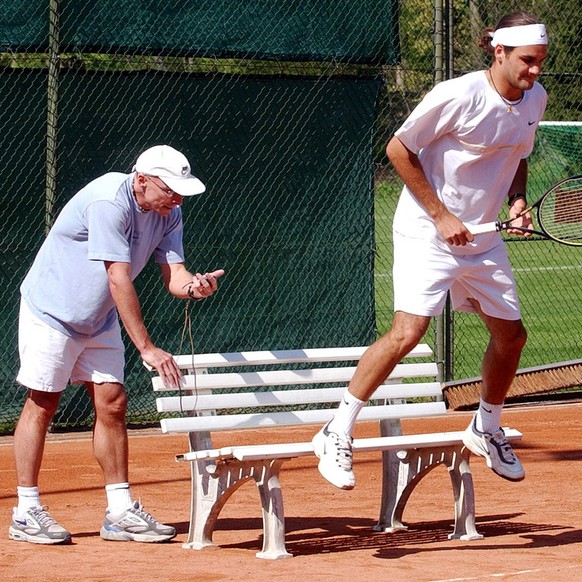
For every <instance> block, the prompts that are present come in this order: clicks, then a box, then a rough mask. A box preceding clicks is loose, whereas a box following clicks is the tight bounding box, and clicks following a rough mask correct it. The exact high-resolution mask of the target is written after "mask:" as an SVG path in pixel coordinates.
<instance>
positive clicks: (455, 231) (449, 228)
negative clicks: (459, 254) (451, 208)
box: [435, 211, 474, 246]
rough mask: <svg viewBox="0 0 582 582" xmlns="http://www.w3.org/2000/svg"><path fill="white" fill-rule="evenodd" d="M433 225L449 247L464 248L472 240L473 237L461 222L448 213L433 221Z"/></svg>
mask: <svg viewBox="0 0 582 582" xmlns="http://www.w3.org/2000/svg"><path fill="white" fill-rule="evenodd" d="M435 225H436V227H437V230H438V231H439V234H440V235H441V236H442V237H443V238H444V239H445V241H447V244H449V245H451V246H465V245H466V244H467V243H470V242H473V240H474V237H473V235H472V234H471V232H470V231H469V230H468V229H467V227H466V226H465V225H464V224H463V222H462V221H461V220H459V219H458V218H457V217H456V216H455V215H454V214H451V213H450V212H448V211H446V212H444V213H443V214H442V215H441V216H440V217H439V218H438V219H435Z"/></svg>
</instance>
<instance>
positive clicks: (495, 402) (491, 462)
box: [463, 309, 527, 481]
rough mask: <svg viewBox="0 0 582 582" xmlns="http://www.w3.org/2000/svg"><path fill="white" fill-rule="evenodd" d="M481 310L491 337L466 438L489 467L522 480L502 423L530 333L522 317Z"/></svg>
mask: <svg viewBox="0 0 582 582" xmlns="http://www.w3.org/2000/svg"><path fill="white" fill-rule="evenodd" d="M478 311H479V313H480V315H481V318H482V319H483V321H484V322H485V324H486V326H487V329H488V330H489V333H490V334H491V337H490V341H489V345H488V346H487V350H486V352H485V356H484V358H483V365H482V378H483V381H482V389H481V400H480V404H479V409H478V411H477V414H476V415H475V418H474V419H473V421H472V422H471V424H470V426H469V427H468V428H467V431H466V432H465V437H464V439H463V440H464V442H465V445H466V446H467V448H468V449H470V450H471V451H472V452H473V453H475V454H477V455H480V456H482V457H485V460H486V462H487V466H488V467H489V468H491V469H492V470H493V471H494V472H495V473H497V474H498V475H499V476H500V477H503V478H505V479H509V480H510V481H521V480H522V479H523V478H524V477H525V471H524V469H523V467H522V466H521V463H520V462H519V460H518V459H517V457H516V456H515V454H514V452H513V449H512V448H511V445H510V444H509V443H508V441H507V439H506V438H505V435H504V433H503V430H502V429H501V428H500V425H501V411H502V408H503V403H504V401H505V397H506V395H507V392H508V390H509V387H510V386H511V382H512V381H513V378H514V377H515V372H516V371H517V367H518V365H519V358H520V356H521V352H522V350H523V347H524V346H525V343H526V340H527V332H526V330H525V328H524V327H523V323H522V322H521V320H515V321H509V320H503V319H498V318H494V317H490V316H487V315H485V314H484V313H482V312H481V311H480V309H478Z"/></svg>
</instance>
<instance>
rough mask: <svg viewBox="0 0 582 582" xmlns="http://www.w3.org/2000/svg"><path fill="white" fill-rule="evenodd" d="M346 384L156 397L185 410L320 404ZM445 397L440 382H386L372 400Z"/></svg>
mask: <svg viewBox="0 0 582 582" xmlns="http://www.w3.org/2000/svg"><path fill="white" fill-rule="evenodd" d="M345 390H346V387H345V386H343V387H339V388H323V389H315V388H312V389H306V390H273V391H268V392H247V393H245V392H243V393H231V394H198V395H185V396H165V397H161V398H157V399H156V405H157V409H158V412H182V411H186V410H197V411H200V410H217V409H220V410H222V409H225V410H228V409H233V408H250V407H257V406H290V405H296V404H316V403H324V402H334V403H337V402H340V401H341V399H342V397H343V395H344V393H345ZM426 397H431V398H437V399H439V400H440V399H442V397H443V394H442V388H441V385H440V383H439V382H425V383H418V384H417V383H414V384H384V385H382V386H380V388H378V389H377V390H376V392H374V394H373V395H372V397H371V400H378V399H388V398H389V399H398V398H406V399H409V398H426Z"/></svg>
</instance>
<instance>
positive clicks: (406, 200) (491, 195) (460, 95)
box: [313, 12, 548, 489]
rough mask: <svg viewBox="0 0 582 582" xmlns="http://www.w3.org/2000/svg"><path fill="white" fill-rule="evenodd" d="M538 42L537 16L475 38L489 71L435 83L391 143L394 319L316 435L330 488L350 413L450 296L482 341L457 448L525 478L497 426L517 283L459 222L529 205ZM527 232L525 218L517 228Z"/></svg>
mask: <svg viewBox="0 0 582 582" xmlns="http://www.w3.org/2000/svg"><path fill="white" fill-rule="evenodd" d="M547 44H548V37H547V33H546V29H545V27H544V25H543V24H540V23H539V22H538V20H537V19H536V18H535V17H534V16H532V15H530V14H527V13H524V12H515V13H511V14H508V15H506V16H504V17H503V18H502V19H501V21H500V22H499V24H498V25H497V27H496V28H495V30H492V29H487V30H485V31H484V33H483V35H482V38H481V39H480V46H482V47H483V48H484V49H485V50H486V51H487V52H488V53H490V54H491V56H492V64H491V66H490V68H489V69H487V70H485V71H477V72H473V73H469V74H466V75H464V76H462V77H459V78H456V79H451V80H448V81H444V82H442V83H439V84H438V85H436V86H435V87H434V88H433V89H432V90H431V91H430V92H429V93H428V94H427V95H426V96H425V98H424V99H423V100H422V101H421V102H420V103H419V105H418V106H417V107H416V108H415V109H414V111H413V112H412V113H411V115H410V116H409V117H408V119H406V121H405V122H404V123H403V125H402V126H401V127H400V129H398V131H397V132H396V134H395V136H394V137H393V138H392V139H391V140H390V142H389V143H388V146H387V155H388V158H389V159H390V161H391V163H392V164H393V166H394V168H395V169H396V171H397V173H398V175H399V176H400V177H401V179H402V180H403V182H404V189H403V190H402V194H401V196H400V199H399V202H398V206H397V209H396V214H395V217H394V224H393V230H394V265H393V273H394V312H395V313H394V318H393V322H392V326H391V329H390V330H389V331H388V332H387V333H386V334H385V335H384V336H383V337H381V338H380V339H378V340H377V341H376V342H375V343H374V344H373V345H372V346H370V348H369V349H368V350H367V351H366V352H365V354H364V355H363V357H362V358H361V360H360V362H359V365H358V367H357V369H356V372H355V374H354V376H353V379H352V381H351V383H350V385H349V387H348V390H347V391H346V393H345V396H344V398H343V401H342V403H341V404H340V406H339V408H338V410H337V411H336V414H335V416H334V418H333V419H332V420H331V421H330V422H329V423H328V424H327V425H326V426H324V427H323V428H322V429H321V430H320V431H319V432H318V433H317V434H316V435H315V437H314V438H313V446H314V450H315V453H316V454H317V456H318V457H319V459H320V461H319V470H320V472H321V474H322V475H323V476H324V477H325V478H326V479H327V480H328V481H330V482H331V483H333V484H334V485H335V486H337V487H340V488H342V489H351V488H352V487H354V485H355V477H354V472H353V468H352V446H351V444H352V432H353V428H354V423H355V419H356V418H357V416H358V413H359V412H360V410H361V408H362V407H363V406H364V405H365V404H366V401H367V400H368V398H369V397H370V396H371V394H372V393H373V392H374V391H375V390H376V388H377V387H378V386H379V384H380V383H381V382H382V381H383V380H384V379H385V378H386V377H387V376H388V375H389V374H390V373H391V371H392V370H393V368H394V366H395V365H396V364H397V363H398V362H400V360H401V359H402V358H403V357H404V356H405V355H406V354H407V353H408V352H409V351H410V350H411V349H412V348H413V347H414V346H415V345H417V344H418V343H419V341H420V340H421V339H422V337H423V336H424V334H425V333H426V331H427V330H428V327H429V324H430V321H431V318H432V317H433V316H436V315H439V314H441V313H442V311H443V306H444V304H445V299H446V297H447V294H448V293H450V297H451V301H452V305H453V308H454V309H457V310H461V311H468V312H474V313H477V314H478V315H479V316H480V317H481V319H482V320H483V322H484V324H485V326H486V327H487V330H488V331H489V334H490V340H489V345H488V347H487V349H486V352H485V355H484V359H483V364H482V376H483V384H482V392H481V402H480V405H479V409H478V411H477V413H476V415H475V417H474V418H473V420H472V422H471V424H470V426H469V427H468V428H467V431H466V432H465V437H464V443H465V445H466V446H467V447H468V448H469V449H470V450H471V451H472V452H473V453H475V454H477V455H480V456H482V457H485V459H486V461H487V465H488V466H489V467H490V468H491V469H492V470H493V471H495V473H497V474H498V475H500V476H501V477H504V478H506V479H509V480H512V481H519V480H521V479H523V478H524V476H525V472H524V470H523V467H522V465H521V463H520V462H519V460H518V459H517V457H516V456H515V454H514V452H513V450H512V448H511V446H510V445H509V443H508V442H507V439H506V438H505V436H504V434H503V431H502V429H501V428H500V419H501V411H502V408H503V403H504V399H505V396H506V394H507V391H508V389H509V386H510V384H511V381H512V379H513V377H514V375H515V372H516V370H517V367H518V363H519V358H520V355H521V351H522V349H523V347H524V345H525V342H526V337H527V334H526V331H525V329H524V326H523V324H522V321H521V315H520V307H519V302H518V297H517V292H516V285H515V281H514V278H513V274H512V271H511V267H510V264H509V260H508V256H507V252H506V249H505V246H504V243H503V241H502V239H501V237H500V235H499V233H498V232H494V233H489V234H480V235H478V236H475V237H474V236H473V235H472V234H471V233H470V232H469V230H468V228H467V227H466V226H465V224H467V225H471V224H480V223H483V222H490V221H494V220H496V219H497V216H498V214H499V212H500V210H501V208H502V206H503V204H504V203H505V202H507V203H508V204H509V212H510V216H512V217H514V216H517V215H518V214H519V212H520V211H522V210H524V209H525V208H526V197H525V192H526V179H527V161H526V159H527V157H528V155H529V154H530V153H531V151H532V149H533V145H534V135H535V130H536V127H537V125H538V123H539V121H540V120H541V118H542V115H543V113H544V110H545V106H546V101H547V97H546V92H545V91H544V89H543V88H542V87H541V85H540V84H538V83H537V82H536V79H537V77H538V75H539V74H540V72H541V69H542V64H543V62H544V59H545V58H546V54H547ZM530 225H531V217H530V215H529V214H526V215H525V216H524V217H522V218H519V219H517V220H516V222H515V224H514V226H516V227H528V226H530ZM508 232H512V233H515V234H522V233H521V232H520V231H518V230H515V231H513V230H512V229H510V230H509V231H508ZM411 265H414V268H413V269H411V268H410V266H411Z"/></svg>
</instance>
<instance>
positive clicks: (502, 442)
mask: <svg viewBox="0 0 582 582" xmlns="http://www.w3.org/2000/svg"><path fill="white" fill-rule="evenodd" d="M491 438H492V439H493V440H494V441H495V442H496V443H497V445H498V446H499V448H500V449H501V450H502V451H503V453H504V454H505V455H506V456H507V457H509V460H510V461H511V462H515V461H517V457H516V456H515V453H514V452H513V449H512V448H511V445H510V444H509V442H508V440H507V439H506V438H505V433H504V432H503V431H502V430H498V431H496V432H494V433H492V434H491Z"/></svg>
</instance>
